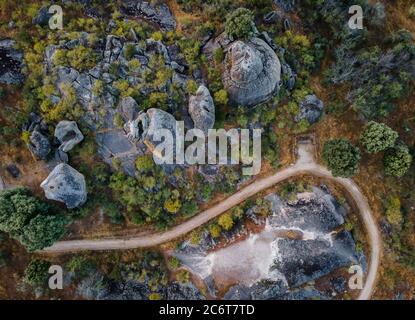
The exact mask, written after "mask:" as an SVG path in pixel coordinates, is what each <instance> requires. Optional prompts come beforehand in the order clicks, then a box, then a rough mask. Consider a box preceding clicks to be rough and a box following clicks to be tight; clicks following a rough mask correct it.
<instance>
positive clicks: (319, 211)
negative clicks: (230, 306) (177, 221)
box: [174, 186, 365, 300]
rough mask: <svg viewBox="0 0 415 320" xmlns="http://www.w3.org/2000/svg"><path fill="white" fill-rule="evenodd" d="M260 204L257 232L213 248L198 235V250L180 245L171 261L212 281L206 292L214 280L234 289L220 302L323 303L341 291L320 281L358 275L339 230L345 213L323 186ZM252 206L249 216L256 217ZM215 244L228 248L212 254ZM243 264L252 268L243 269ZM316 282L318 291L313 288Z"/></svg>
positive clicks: (349, 242)
mask: <svg viewBox="0 0 415 320" xmlns="http://www.w3.org/2000/svg"><path fill="white" fill-rule="evenodd" d="M294 196H295V197H294ZM265 199H266V200H267V201H268V202H269V203H270V210H271V215H270V216H269V217H268V218H267V219H266V223H265V221H262V223H265V224H266V227H265V228H264V230H263V231H262V232H260V233H257V234H255V235H248V239H245V240H242V241H238V242H236V243H234V242H232V240H229V239H231V238H229V237H222V238H221V239H220V240H217V241H218V242H215V241H213V240H212V239H211V238H209V236H208V235H207V234H206V233H202V235H201V241H200V243H199V244H198V245H192V244H190V243H189V242H188V241H186V242H183V243H182V244H181V245H180V246H179V247H178V248H177V250H176V251H175V253H174V255H175V256H176V257H177V258H178V259H179V260H180V261H181V263H182V265H183V266H186V267H187V268H188V269H189V270H191V272H193V273H195V274H197V275H198V276H199V277H200V278H201V279H204V281H205V282H206V279H210V278H211V277H212V276H215V278H214V279H213V280H212V283H213V285H212V288H215V285H217V283H215V282H216V281H218V279H219V280H220V281H225V282H226V281H230V284H234V285H233V286H232V287H231V288H230V289H229V290H228V292H227V293H226V294H225V296H224V298H225V299H258V300H267V299H300V300H303V299H312V298H320V299H328V298H330V297H331V293H332V292H339V291H344V290H343V289H342V288H341V285H338V284H335V285H336V286H335V287H334V286H333V288H332V287H331V286H330V278H325V276H327V275H330V274H332V273H333V272H335V271H338V270H342V269H343V268H348V267H350V266H351V265H355V264H360V265H361V266H362V268H363V270H364V268H365V258H364V254H362V256H360V254H359V253H357V250H356V246H355V241H354V239H353V236H352V234H351V233H350V232H349V231H346V230H345V229H344V228H343V225H344V222H345V219H344V217H345V215H346V213H347V212H346V209H345V208H344V207H343V206H341V205H339V204H338V203H337V201H336V200H335V199H334V197H333V196H332V195H331V194H330V192H329V190H328V189H327V188H326V187H325V186H321V187H313V188H311V189H310V190H309V191H306V192H301V193H295V194H289V195H288V196H287V197H286V198H281V197H279V196H278V195H277V194H275V193H273V194H270V195H268V196H267V197H266V198H265ZM256 206H258V205H256ZM256 206H254V207H252V208H250V209H249V210H252V211H253V212H255V211H257V210H255V209H256ZM249 210H248V211H249ZM246 216H247V217H248V218H250V214H248V212H246ZM234 229H235V230H238V225H236V226H235V228H234ZM234 229H232V230H231V231H234ZM241 234H243V233H242V232H239V239H240V236H241ZM225 239H226V240H227V242H224V240H225ZM234 239H235V238H234ZM219 241H220V243H221V244H223V243H230V245H229V246H225V247H222V246H221V248H220V249H218V250H215V247H216V246H217V243H219ZM241 253H242V254H241ZM255 259H258V260H257V261H255ZM247 263H250V264H252V266H250V267H249V268H245V266H246V264H247ZM263 263H265V266H264V265H263ZM229 270H232V271H231V272H229ZM219 274H220V275H219ZM235 274H236V276H235ZM317 281H320V282H319V283H320V284H321V285H322V286H325V289H324V290H321V289H318V288H319V287H318V286H314V285H315V282H317ZM206 285H208V284H207V283H206Z"/></svg>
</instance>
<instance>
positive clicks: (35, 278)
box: [23, 259, 50, 287]
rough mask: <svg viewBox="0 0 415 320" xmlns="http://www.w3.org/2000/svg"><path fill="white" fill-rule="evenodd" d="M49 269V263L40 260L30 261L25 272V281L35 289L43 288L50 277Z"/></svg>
mask: <svg viewBox="0 0 415 320" xmlns="http://www.w3.org/2000/svg"><path fill="white" fill-rule="evenodd" d="M49 267H50V262H49V261H45V260H40V259H34V260H32V261H30V262H29V264H28V265H27V267H26V270H25V272H24V278H23V279H24V281H25V282H26V283H28V284H30V285H31V286H33V287H41V286H43V285H44V284H46V281H47V279H48V276H49V273H48V271H49Z"/></svg>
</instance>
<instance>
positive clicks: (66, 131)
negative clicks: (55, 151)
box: [55, 120, 84, 152]
mask: <svg viewBox="0 0 415 320" xmlns="http://www.w3.org/2000/svg"><path fill="white" fill-rule="evenodd" d="M55 137H56V139H58V141H59V142H60V143H61V145H60V146H59V150H61V151H63V152H69V151H70V150H72V149H73V148H74V147H75V146H76V145H77V144H78V143H80V142H81V141H82V140H84V136H83V134H82V132H81V131H80V130H79V129H78V126H77V124H76V122H75V121H66V120H64V121H60V122H59V123H58V125H57V126H56V128H55Z"/></svg>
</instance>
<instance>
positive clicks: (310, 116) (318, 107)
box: [295, 94, 324, 124]
mask: <svg viewBox="0 0 415 320" xmlns="http://www.w3.org/2000/svg"><path fill="white" fill-rule="evenodd" d="M323 109H324V103H323V101H321V100H320V99H319V98H317V97H316V96H315V95H314V94H313V95H308V96H306V97H305V99H304V101H303V102H301V104H300V113H299V114H298V115H297V116H296V118H295V120H296V121H297V122H298V121H300V120H302V119H306V120H307V121H308V122H309V123H310V124H313V123H316V122H317V121H318V120H319V119H320V117H321V115H322V113H323Z"/></svg>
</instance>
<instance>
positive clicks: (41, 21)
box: [32, 7, 52, 26]
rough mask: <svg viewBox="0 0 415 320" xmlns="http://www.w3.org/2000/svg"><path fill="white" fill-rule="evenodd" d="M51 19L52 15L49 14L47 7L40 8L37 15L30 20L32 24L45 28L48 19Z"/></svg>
mask: <svg viewBox="0 0 415 320" xmlns="http://www.w3.org/2000/svg"><path fill="white" fill-rule="evenodd" d="M51 17H52V14H51V13H49V8H48V7H42V8H40V10H39V12H38V13H37V15H36V16H35V17H34V18H33V19H32V24H38V25H40V26H46V25H47V24H48V23H49V19H50V18H51Z"/></svg>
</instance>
